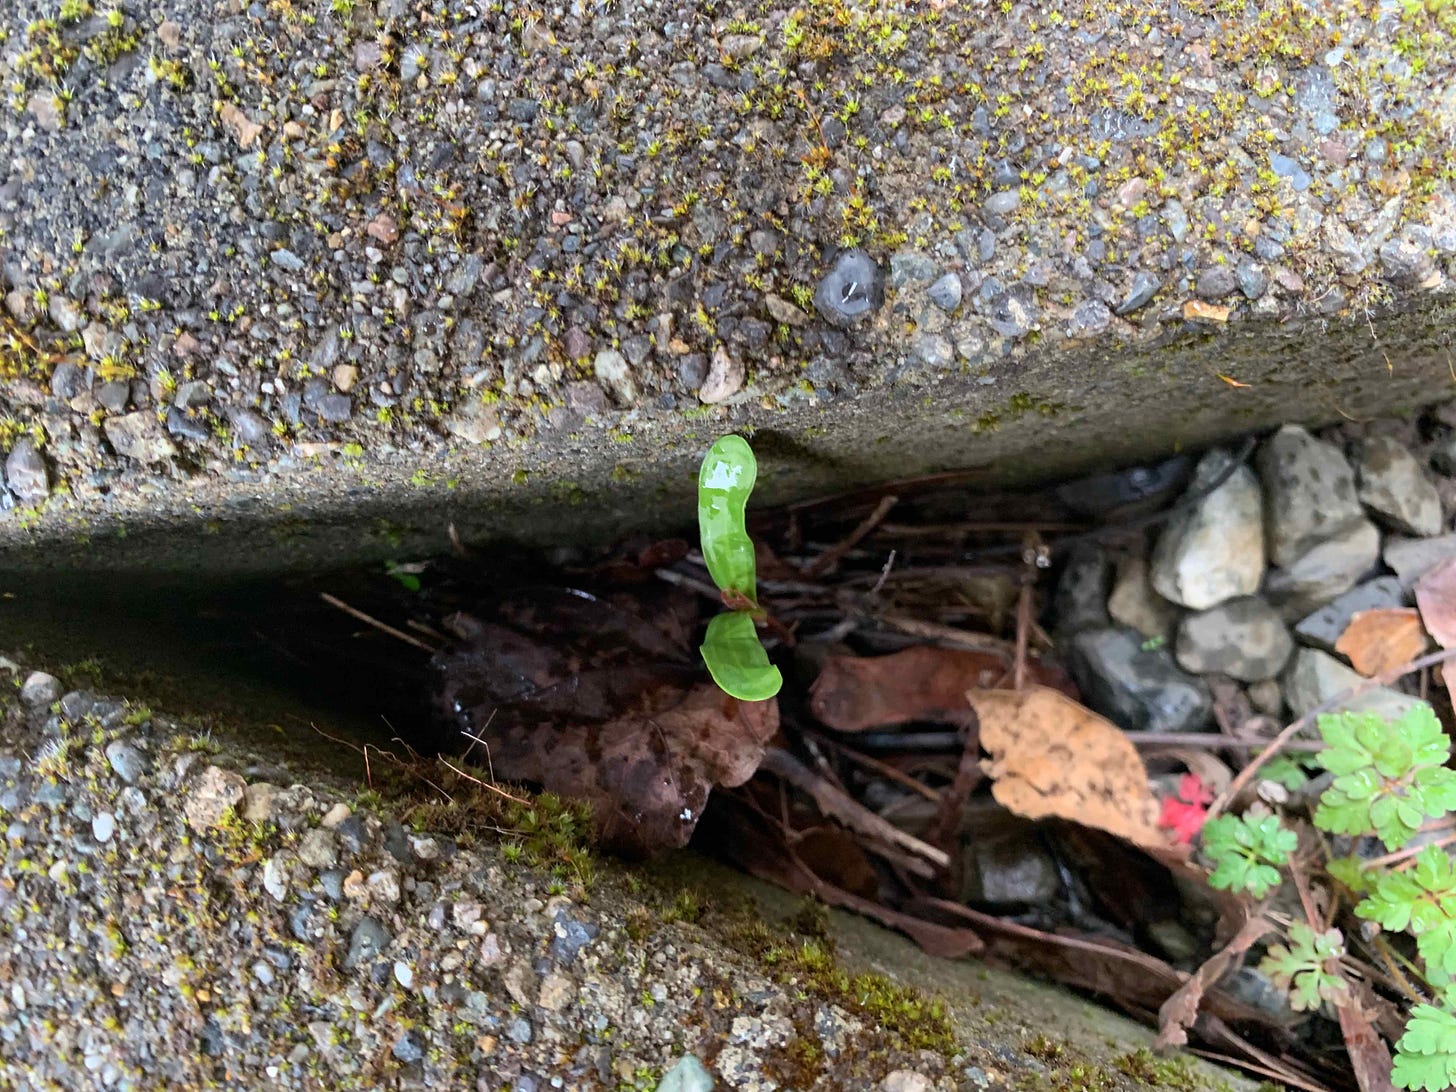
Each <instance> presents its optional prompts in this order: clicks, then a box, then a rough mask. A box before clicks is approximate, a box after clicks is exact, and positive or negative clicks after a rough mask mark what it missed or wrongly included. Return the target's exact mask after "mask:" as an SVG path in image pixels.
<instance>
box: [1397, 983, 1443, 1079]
mask: <svg viewBox="0 0 1456 1092" xmlns="http://www.w3.org/2000/svg"><path fill="white" fill-rule="evenodd" d="M1390 1079H1391V1082H1392V1083H1393V1084H1394V1085H1395V1087H1397V1088H1413V1089H1426V1090H1427V1092H1441V1090H1442V1089H1447V1088H1450V1087H1452V1086H1453V1085H1456V1013H1453V1012H1452V1011H1451V1010H1450V1008H1449V1007H1445V1006H1443V1007H1441V1008H1437V1007H1436V1006H1435V1005H1417V1006H1416V1007H1415V1008H1413V1009H1412V1010H1411V1017H1410V1021H1409V1022H1408V1023H1407V1024H1406V1026H1405V1034H1404V1035H1402V1036H1401V1037H1400V1041H1399V1042H1398V1043H1396V1044H1395V1065H1394V1067H1393V1068H1392V1070H1391V1074H1390Z"/></svg>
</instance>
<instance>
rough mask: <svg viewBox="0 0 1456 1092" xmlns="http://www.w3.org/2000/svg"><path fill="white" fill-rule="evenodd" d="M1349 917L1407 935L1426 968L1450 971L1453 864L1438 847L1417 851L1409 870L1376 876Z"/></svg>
mask: <svg viewBox="0 0 1456 1092" xmlns="http://www.w3.org/2000/svg"><path fill="white" fill-rule="evenodd" d="M1355 914H1356V916H1357V917H1362V918H1366V919H1368V920H1370V921H1373V922H1376V923H1378V924H1379V925H1380V927H1381V928H1382V929H1388V930H1390V931H1391V932H1397V933H1398V932H1406V933H1410V934H1411V935H1412V936H1413V937H1415V938H1416V951H1417V952H1419V953H1420V956H1421V958H1422V959H1423V960H1425V962H1426V967H1427V969H1428V970H1430V971H1438V972H1440V973H1441V974H1443V975H1449V974H1451V973H1453V972H1456V864H1453V862H1452V860H1451V858H1450V856H1449V855H1448V854H1447V853H1446V851H1445V850H1444V849H1442V848H1440V847H1439V846H1434V845H1431V846H1426V847H1425V848H1423V849H1422V850H1421V851H1420V853H1418V854H1417V855H1416V858H1415V860H1414V861H1413V862H1412V863H1411V865H1410V867H1409V868H1406V869H1403V870H1402V871H1399V872H1394V871H1388V872H1384V873H1382V874H1380V876H1379V879H1378V880H1377V882H1376V884H1375V890H1374V892H1373V893H1371V894H1370V895H1369V896H1367V897H1366V898H1364V899H1361V900H1360V902H1359V904H1358V905H1357V906H1356V907H1355Z"/></svg>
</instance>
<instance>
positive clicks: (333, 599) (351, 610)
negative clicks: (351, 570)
mask: <svg viewBox="0 0 1456 1092" xmlns="http://www.w3.org/2000/svg"><path fill="white" fill-rule="evenodd" d="M319 598H320V599H322V600H323V601H324V602H325V603H327V604H328V605H329V606H331V607H334V608H336V609H338V610H341V611H343V612H344V613H345V614H347V615H348V616H349V617H350V618H357V619H358V620H359V621H361V622H363V623H364V624H365V625H368V626H373V627H374V628H375V629H377V630H379V631H380V632H381V633H387V634H389V635H390V636H391V637H393V638H394V639H395V640H397V641H403V642H404V643H405V644H407V645H414V647H415V648H418V649H422V650H424V651H425V652H428V653H429V654H430V655H431V656H433V655H434V654H435V653H436V652H438V651H439V649H437V648H436V647H435V646H434V645H430V644H426V643H425V642H424V641H421V640H420V639H419V638H418V637H411V636H410V635H409V634H408V633H405V632H404V631H403V630H399V629H395V628H394V627H393V626H391V625H388V624H387V623H384V622H381V621H380V620H379V619H378V618H374V617H372V616H370V615H368V614H365V613H364V612H363V611H362V610H359V609H358V608H356V607H351V606H349V604H348V603H345V602H344V601H343V600H342V599H340V598H338V597H337V596H333V595H330V594H329V593H328V592H319Z"/></svg>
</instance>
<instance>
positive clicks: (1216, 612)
mask: <svg viewBox="0 0 1456 1092" xmlns="http://www.w3.org/2000/svg"><path fill="white" fill-rule="evenodd" d="M1293 651H1294V641H1293V640H1292V639H1291V638H1290V636H1289V630H1288V629H1287V628H1286V627H1285V625H1284V622H1283V620H1281V619H1280V617H1279V615H1278V614H1276V613H1275V611H1274V609H1273V608H1272V607H1270V606H1269V604H1268V603H1265V602H1264V601H1263V600H1262V599H1259V598H1256V597H1254V596H1248V597H1245V598H1243V599H1230V600H1229V601H1228V602H1227V603H1220V604H1219V605H1218V606H1216V607H1214V608H1213V609H1212V610H1205V611H1199V612H1198V613H1196V614H1189V615H1185V616H1184V618H1183V621H1182V623H1181V624H1180V625H1179V627H1178V650H1177V656H1178V664H1179V666H1180V667H1182V668H1183V669H1184V670H1185V671H1191V672H1193V673H1194V674H1195V675H1212V674H1217V675H1229V676H1231V677H1233V678H1235V679H1238V680H1240V681H1241V682H1258V681H1259V680H1261V679H1271V678H1273V677H1274V676H1275V675H1277V674H1279V672H1280V671H1282V670H1283V669H1284V665H1285V663H1286V662H1287V661H1288V660H1289V654H1290V653H1291V652H1293Z"/></svg>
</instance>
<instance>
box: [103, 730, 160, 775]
mask: <svg viewBox="0 0 1456 1092" xmlns="http://www.w3.org/2000/svg"><path fill="white" fill-rule="evenodd" d="M106 761H107V762H109V763H110V764H111V768H112V769H113V770H115V771H116V776H117V777H119V778H121V779H122V780H123V781H125V782H126V783H127V784H128V785H134V784H136V783H137V781H139V780H140V779H141V778H142V776H143V775H144V774H145V773H146V772H147V770H148V769H149V768H150V767H151V761H150V760H149V759H148V758H147V757H146V756H145V755H143V754H142V753H141V752H140V751H138V750H137V749H136V748H135V747H133V746H132V745H131V744H130V743H127V742H125V741H123V740H119V739H113V740H112V741H111V742H110V743H108V744H107V745H106Z"/></svg>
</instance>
